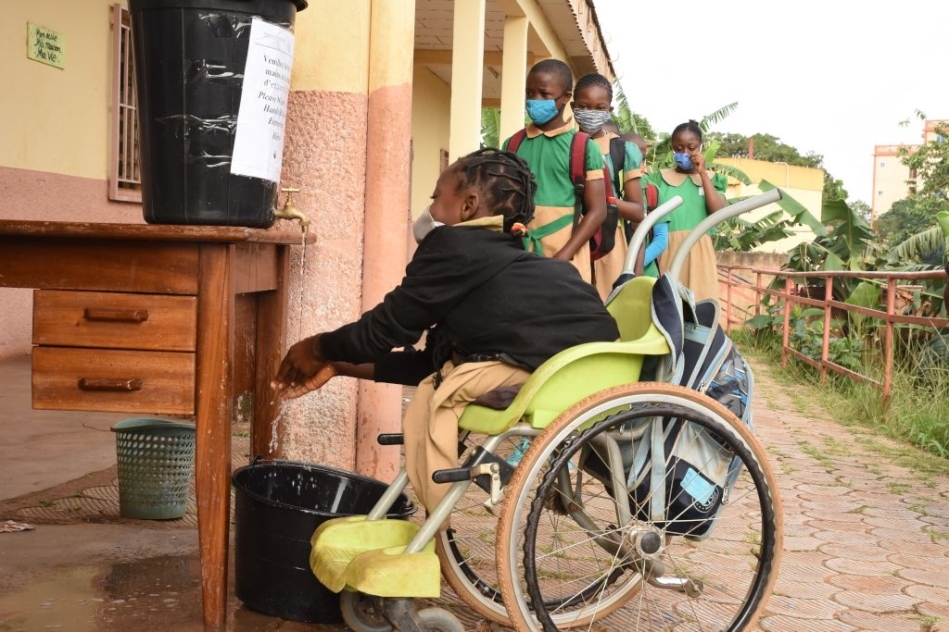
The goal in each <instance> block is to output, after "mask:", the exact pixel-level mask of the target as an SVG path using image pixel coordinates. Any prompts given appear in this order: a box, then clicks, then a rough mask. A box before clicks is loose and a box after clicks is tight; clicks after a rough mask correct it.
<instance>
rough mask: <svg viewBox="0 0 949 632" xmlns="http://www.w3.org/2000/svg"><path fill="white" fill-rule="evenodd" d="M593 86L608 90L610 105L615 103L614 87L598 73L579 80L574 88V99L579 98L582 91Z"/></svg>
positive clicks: (592, 73)
mask: <svg viewBox="0 0 949 632" xmlns="http://www.w3.org/2000/svg"><path fill="white" fill-rule="evenodd" d="M593 86H597V87H599V88H603V89H604V90H606V93H607V94H608V95H609V97H610V103H612V102H613V86H612V84H610V80H609V79H607V78H606V77H604V76H603V75H601V74H600V73H598V72H590V73H587V74H585V75H583V76H582V77H580V78H579V79H577V85H576V86H574V88H573V98H577V95H578V94H579V93H580V91H581V90H584V89H586V88H590V87H593Z"/></svg>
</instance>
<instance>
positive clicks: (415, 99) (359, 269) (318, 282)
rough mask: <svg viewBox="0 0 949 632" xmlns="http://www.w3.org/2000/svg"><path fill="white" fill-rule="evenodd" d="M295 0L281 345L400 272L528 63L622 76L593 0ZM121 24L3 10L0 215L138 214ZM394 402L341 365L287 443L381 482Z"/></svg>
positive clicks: (70, 4) (304, 405) (99, 13)
mask: <svg viewBox="0 0 949 632" xmlns="http://www.w3.org/2000/svg"><path fill="white" fill-rule="evenodd" d="M281 1H285V2H288V3H289V2H291V0H272V2H281ZM292 2H293V4H295V5H296V6H297V7H302V6H305V9H304V10H302V11H299V12H298V14H297V16H296V22H295V29H294V30H295V52H294V60H293V70H292V76H291V84H290V94H289V100H288V105H287V108H286V140H285V143H284V149H283V162H282V175H281V178H280V180H281V182H280V185H281V187H294V188H298V189H300V191H299V193H297V194H296V195H295V196H294V202H295V204H296V206H297V207H299V208H300V209H301V210H302V211H303V212H304V213H305V214H306V215H307V216H308V217H309V219H310V220H311V222H312V223H311V226H310V230H311V231H312V232H313V233H315V235H316V242H315V244H311V245H309V246H308V247H307V249H306V252H305V256H304V253H303V249H302V248H296V249H294V254H293V259H292V261H291V283H290V286H291V287H290V319H289V323H288V327H287V329H288V340H287V343H288V344H289V343H292V342H295V341H296V340H298V339H300V338H303V337H305V336H308V335H312V334H314V333H316V332H319V331H325V330H329V329H332V328H335V327H337V326H339V325H341V324H344V323H346V322H349V321H351V320H354V319H355V318H356V317H358V316H359V314H360V313H362V312H363V311H365V310H366V309H368V308H370V307H372V306H374V305H375V304H376V303H378V302H379V300H380V299H381V298H382V297H383V296H384V294H385V293H386V292H387V291H388V290H389V289H391V288H392V287H394V286H395V285H396V284H398V283H399V281H400V280H401V277H402V273H403V271H404V266H405V262H406V260H407V257H408V253H409V252H410V248H411V244H410V239H409V235H410V230H409V229H410V221H411V218H412V216H414V215H417V214H418V213H419V212H421V210H423V209H424V207H425V206H426V205H427V203H428V202H427V198H428V196H429V195H430V193H431V190H432V189H433V187H434V184H435V181H436V178H437V175H438V173H439V171H440V170H441V169H442V168H444V167H445V165H446V164H448V163H449V162H450V161H452V160H454V159H455V158H457V157H458V156H460V155H463V154H466V153H468V152H470V151H473V150H475V149H477V148H478V147H479V143H480V120H481V119H480V117H481V108H482V106H499V107H500V109H501V135H502V138H503V137H506V136H508V135H510V134H511V133H513V132H514V131H516V130H517V129H519V128H520V127H522V126H523V123H524V110H523V105H524V84H525V81H526V76H527V70H528V69H529V67H530V66H531V65H532V64H533V63H535V62H536V61H538V60H541V59H545V58H558V59H562V60H564V61H566V62H567V63H568V64H569V65H570V66H571V67H572V69H573V71H574V73H575V74H576V76H579V75H581V74H583V73H587V72H593V71H597V72H600V73H602V74H604V75H606V76H607V77H608V78H609V79H611V80H612V79H613V78H614V73H613V70H612V67H611V63H610V58H609V53H608V51H607V49H606V45H605V43H604V38H603V35H602V33H601V32H600V28H599V24H598V21H597V15H596V11H595V8H594V6H593V2H592V0H350V1H347V2H334V1H331V0H308V1H307V0H292ZM191 4H192V6H193V5H195V4H199V3H191ZM232 4H234V5H240V4H241V3H232ZM307 4H308V6H306V5H307ZM128 25H129V18H128V12H127V10H126V8H125V6H124V3H123V4H115V3H114V2H112V1H110V0H84V1H83V2H76V1H75V0H47V1H46V2H7V3H4V4H3V6H2V7H0V58H2V60H3V61H2V62H0V63H2V64H3V76H4V78H5V81H4V89H3V90H2V91H0V113H2V114H3V117H2V122H0V219H2V220H11V219H12V220H45V221H51V222H58V221H69V222H94V223H126V224H136V223H143V221H144V220H143V211H142V206H141V203H140V199H141V193H140V180H141V177H142V174H141V166H140V162H139V157H138V156H139V154H138V137H137V135H136V133H137V126H136V123H135V117H136V113H135V112H136V110H135V108H136V95H135V91H134V90H133V89H132V88H131V86H133V85H134V82H132V81H131V73H132V72H134V67H133V65H132V63H131V59H132V58H131V55H130V51H131V47H130V44H129V40H128V38H129V34H130V28H129V26H128ZM280 201H281V202H282V196H281V199H280ZM278 225H281V226H282V227H283V228H288V227H292V226H296V224H292V225H291V224H289V223H288V222H287V221H286V220H279V221H278ZM102 256H103V257H109V253H108V252H103V253H102ZM2 274H3V271H2V270H0V277H2ZM0 285H2V282H0ZM3 293H4V297H3V300H2V301H0V323H2V327H0V361H2V359H3V358H10V357H13V356H23V355H27V354H30V353H31V348H32V341H31V329H32V321H31V318H32V317H31V310H32V308H31V304H32V297H33V294H32V290H27V289H3ZM239 330H240V328H238V331H239ZM401 404H402V400H401V388H400V387H396V386H386V385H375V384H368V383H365V384H357V383H356V381H355V380H349V379H337V380H335V381H333V382H331V383H330V384H329V385H327V386H326V387H325V388H324V389H322V390H321V391H320V392H319V393H318V394H313V395H310V396H308V397H304V398H302V399H301V400H295V401H293V402H288V403H287V404H285V405H284V408H283V412H282V415H283V418H284V421H285V422H286V423H287V425H288V428H289V430H288V434H287V438H286V443H285V446H284V448H283V450H282V452H283V454H284V456H285V457H286V458H291V459H295V460H303V461H309V462H317V463H325V464H328V465H331V466H337V467H345V468H349V469H352V468H356V469H358V470H359V471H361V472H364V473H367V474H371V475H374V476H377V477H380V478H383V479H388V478H390V477H391V475H392V474H393V473H394V471H395V468H396V462H397V459H398V454H397V453H398V450H396V449H392V448H382V449H380V448H379V447H378V446H377V445H376V442H375V440H374V437H375V435H376V434H377V433H379V432H381V431H398V429H399V427H400V418H401Z"/></svg>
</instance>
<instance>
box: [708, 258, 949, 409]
mask: <svg viewBox="0 0 949 632" xmlns="http://www.w3.org/2000/svg"><path fill="white" fill-rule="evenodd" d="M944 278H946V272H945V271H943V270H932V271H928V272H795V271H790V270H777V269H773V268H756V267H752V266H740V265H720V266H719V285H720V289H722V290H723V291H722V292H721V303H722V307H723V311H724V317H725V323H723V324H724V326H725V329H726V331H728V332H731V330H732V327H733V326H734V325H741V326H743V325H744V323H745V322H746V321H747V320H748V319H750V318H752V317H754V316H758V315H761V314H762V310H763V309H764V306H762V304H761V301H762V299H763V298H764V297H766V296H770V297H772V298H773V302H772V305H771V306H770V308H768V309H769V311H770V312H771V314H770V315H771V316H776V315H777V314H778V313H780V314H781V315H782V316H783V319H782V323H783V325H782V327H781V365H782V366H787V363H788V359H789V358H795V359H796V360H799V361H801V362H803V363H805V364H807V365H810V366H812V367H814V368H815V369H817V370H818V371H819V372H820V379H821V383H824V382H825V381H826V379H827V373H828V371H833V372H835V373H838V374H840V375H844V376H846V377H849V378H851V379H853V380H857V381H860V382H865V383H868V384H872V385H874V386H876V387H877V388H878V389H879V390H880V391H881V392H882V395H883V401H884V405H885V404H886V402H888V401H889V399H890V395H891V393H892V387H893V356H894V329H895V327H896V326H897V325H919V326H923V327H931V328H933V329H934V330H937V329H942V328H947V327H949V319H946V318H937V317H930V316H915V315H907V314H902V313H898V310H897V298H898V296H900V295H903V294H904V293H911V292H913V291H915V290H919V289H920V285H919V282H920V281H922V280H924V279H944ZM835 279H859V280H861V281H875V282H876V283H878V284H879V285H880V287H881V289H883V286H884V285H885V310H882V309H875V308H871V307H863V306H860V305H851V304H849V303H845V302H843V301H839V300H836V299H834V280H835ZM775 281H777V282H775ZM814 281H818V282H819V284H822V285H823V288H822V289H823V298H818V297H814V296H810V295H809V293H808V292H807V291H806V290H805V291H804V292H802V291H801V288H802V287H803V288H808V287H815V286H818V287H819V285H818V283H814V284H811V282H814ZM722 285H724V288H721V286H722ZM775 288H781V289H775ZM742 297H744V299H743V300H740V299H741V298H742ZM797 306H801V307H805V308H806V307H814V308H820V309H822V310H823V335H822V340H821V356H820V359H815V358H813V357H811V356H809V355H806V354H804V353H802V352H801V351H800V350H797V349H793V348H791V346H790V328H791V314H792V311H793V310H794V308H795V307H797ZM834 312H836V313H837V314H840V313H841V312H846V313H847V314H848V319H849V316H850V315H852V314H860V315H862V316H865V317H868V318H872V319H876V320H877V321H882V323H883V329H884V332H883V336H882V349H880V351H882V356H883V357H882V363H883V379H882V380H880V379H878V378H874V377H871V376H870V375H868V374H863V373H859V372H857V371H853V370H851V369H848V368H846V367H844V366H841V365H840V364H838V363H836V362H834V361H833V360H832V359H831V358H830V355H829V350H830V342H831V334H832V326H831V325H832V320H833V313H834ZM868 368H870V367H864V370H866V369H868ZM877 375H879V373H877Z"/></svg>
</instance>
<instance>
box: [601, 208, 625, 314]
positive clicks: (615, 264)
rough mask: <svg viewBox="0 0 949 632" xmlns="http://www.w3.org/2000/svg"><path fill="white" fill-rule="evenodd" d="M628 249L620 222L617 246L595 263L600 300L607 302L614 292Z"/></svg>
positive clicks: (617, 228)
mask: <svg viewBox="0 0 949 632" xmlns="http://www.w3.org/2000/svg"><path fill="white" fill-rule="evenodd" d="M628 249H629V246H628V245H627V244H626V231H625V230H623V226H622V222H620V225H618V226H617V227H616V245H615V246H613V249H612V250H610V251H609V252H608V253H607V254H606V256H605V257H601V258H600V259H597V260H596V261H594V262H593V284H594V285H595V286H596V290H597V292H599V293H600V299H602V300H604V301H605V300H606V297H607V296H609V295H610V292H612V291H613V284H614V283H616V279H618V278H619V275H620V274H622V272H623V266H624V265H625V263H626V251H627V250H628Z"/></svg>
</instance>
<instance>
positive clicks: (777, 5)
mask: <svg viewBox="0 0 949 632" xmlns="http://www.w3.org/2000/svg"><path fill="white" fill-rule="evenodd" d="M594 4H595V7H596V11H597V16H598V18H599V21H600V26H601V28H602V30H603V32H604V36H605V38H606V44H607V48H608V50H609V52H610V56H611V58H612V59H613V67H614V69H615V71H616V74H617V77H618V79H619V80H620V83H621V84H622V86H623V91H624V92H625V93H626V96H627V98H628V99H629V103H630V107H631V108H632V110H633V111H634V112H636V113H637V114H640V115H642V116H645V117H646V119H647V120H648V121H649V123H650V125H652V127H653V129H655V130H656V131H657V132H670V133H671V132H672V129H673V128H674V127H675V126H676V125H678V124H679V123H682V122H684V121H687V120H688V119H690V118H693V119H696V120H698V119H701V118H702V117H703V116H705V115H707V114H709V113H711V112H714V111H716V110H718V109H719V108H721V107H723V106H725V105H727V104H729V103H734V102H737V103H738V107H737V110H735V112H733V113H732V114H731V115H730V116H729V117H728V118H726V119H725V120H724V121H722V122H721V123H718V124H716V125H714V126H713V127H712V130H713V131H719V132H734V133H740V134H744V135H751V134H755V133H763V134H771V135H772V136H776V137H778V138H779V139H780V140H781V141H782V142H784V143H787V144H788V145H791V146H792V147H795V148H797V149H798V151H800V152H801V153H802V154H806V153H808V152H814V153H816V154H821V155H823V156H824V166H825V167H826V169H827V170H828V171H829V172H830V173H831V174H832V175H833V176H834V177H835V178H838V179H840V180H842V181H843V183H844V187H845V188H846V189H847V191H848V194H849V200H850V201H851V202H853V201H855V200H863V201H864V202H867V203H870V202H871V199H872V195H873V190H872V189H873V147H874V145H888V144H897V143H913V144H916V143H919V142H921V141H922V122H921V121H919V120H918V119H916V118H915V112H916V111H917V110H919V111H921V112H923V113H925V114H926V116H927V117H928V118H930V119H949V81H947V80H946V74H945V68H946V63H947V60H949V37H946V36H945V28H946V26H947V25H949V1H947V0H902V1H900V2H894V1H892V0H878V1H875V2H853V1H852V0H795V1H793V2H773V1H768V0H758V1H757V2H752V1H750V0H719V1H718V2H714V3H712V2H708V1H705V2H697V1H695V0H678V1H663V0H651V1H648V0H646V1H644V0H595V3H594ZM907 119H909V120H910V123H909V126H908V127H901V126H900V122H901V121H905V120H907Z"/></svg>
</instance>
